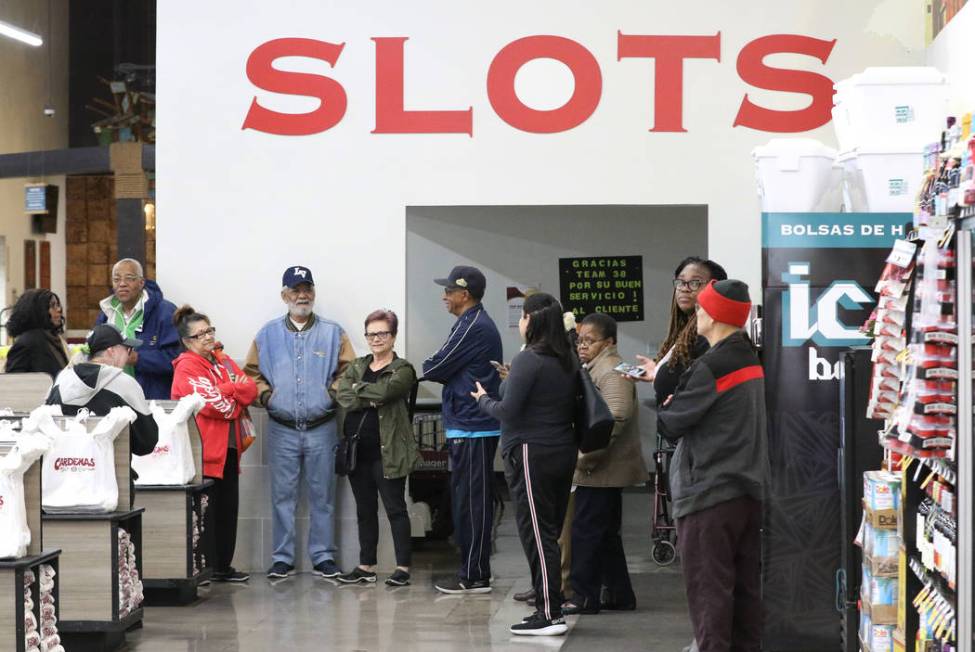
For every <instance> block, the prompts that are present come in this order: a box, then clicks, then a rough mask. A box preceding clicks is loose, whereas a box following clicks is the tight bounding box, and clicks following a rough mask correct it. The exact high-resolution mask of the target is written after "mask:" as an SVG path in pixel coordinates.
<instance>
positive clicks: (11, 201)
mask: <svg viewBox="0 0 975 652" xmlns="http://www.w3.org/2000/svg"><path fill="white" fill-rule="evenodd" d="M49 5H50V6H51V7H52V8H53V13H52V14H51V23H52V24H51V27H52V32H53V35H54V38H48V14H47V11H48V6H49ZM0 19H2V20H5V21H7V22H9V23H13V24H14V25H18V26H21V27H24V28H26V29H28V30H31V31H33V32H36V33H37V34H40V35H41V36H42V37H43V38H44V39H45V43H44V45H42V46H41V47H37V48H34V47H30V46H27V45H24V44H23V43H20V42H18V41H13V40H11V39H8V38H3V37H0V154H9V153H14V152H29V151H34V150H46V149H61V148H63V147H67V146H68V3H67V2H63V1H58V2H52V3H47V2H39V1H38V0H9V1H8V2H4V3H2V4H0ZM49 56H50V57H51V60H50V61H49V59H48V57H49ZM49 70H52V71H53V77H51V78H50V79H49ZM49 84H50V98H51V103H52V104H53V105H54V107H55V109H56V114H55V116H54V117H53V118H49V117H45V116H44V115H43V112H42V109H43V108H44V104H45V103H46V102H47V100H48V97H49V95H48V93H49V90H48V89H49ZM28 182H37V183H40V182H45V183H53V184H56V185H59V186H60V189H61V190H60V201H59V204H58V212H59V219H58V230H57V233H56V234H48V235H34V234H32V233H31V225H30V218H29V217H28V216H27V215H25V214H24V184H25V183H28ZM64 206H65V197H64V177H63V176H60V177H50V176H45V173H44V170H43V169H40V168H38V169H37V170H35V171H34V175H33V176H31V177H28V178H25V179H11V180H3V181H0V235H2V236H4V239H5V241H6V244H5V246H6V254H7V255H6V257H5V261H6V268H5V272H6V274H5V275H6V288H5V294H4V296H2V297H0V307H2V306H6V305H11V304H12V302H13V301H14V300H16V298H17V297H18V296H20V294H22V293H23V291H24V240H26V239H33V240H38V241H42V240H49V241H50V242H51V287H52V289H53V290H54V291H55V292H56V293H57V294H58V295H59V296H60V297H61V300H62V301H65V300H66V296H65V294H66V293H65V278H64V274H65V265H64V259H65V246H64ZM39 251H40V248H39V247H38V253H39Z"/></svg>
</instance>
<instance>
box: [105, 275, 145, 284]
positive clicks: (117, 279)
mask: <svg viewBox="0 0 975 652" xmlns="http://www.w3.org/2000/svg"><path fill="white" fill-rule="evenodd" d="M141 278H142V277H141V276H136V275H135V274H126V275H125V276H113V277H112V285H121V284H122V281H125V282H126V283H136V282H137V281H139V280H140V279H141Z"/></svg>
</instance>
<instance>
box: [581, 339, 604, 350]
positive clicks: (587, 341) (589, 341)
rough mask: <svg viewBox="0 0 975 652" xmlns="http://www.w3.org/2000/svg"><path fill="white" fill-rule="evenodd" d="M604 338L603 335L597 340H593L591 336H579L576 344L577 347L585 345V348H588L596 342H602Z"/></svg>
mask: <svg viewBox="0 0 975 652" xmlns="http://www.w3.org/2000/svg"><path fill="white" fill-rule="evenodd" d="M605 339H606V338H605V337H601V338H599V339H598V340H595V339H593V338H591V337H580V338H579V343H578V346H579V348H583V347H585V348H587V349H588V348H589V347H590V346H592V345H593V344H597V343H598V342H602V341H603V340H605Z"/></svg>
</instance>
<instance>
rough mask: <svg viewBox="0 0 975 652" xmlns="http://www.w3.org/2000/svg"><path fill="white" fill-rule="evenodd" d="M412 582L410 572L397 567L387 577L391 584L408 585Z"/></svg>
mask: <svg viewBox="0 0 975 652" xmlns="http://www.w3.org/2000/svg"><path fill="white" fill-rule="evenodd" d="M409 583H410V574H409V573H407V572H406V571H405V570H402V569H399V568H397V569H396V570H395V571H394V572H393V574H392V575H390V576H389V577H387V578H386V584H388V585H389V586H406V585H407V584H409Z"/></svg>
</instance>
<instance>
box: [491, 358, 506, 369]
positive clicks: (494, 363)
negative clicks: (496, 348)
mask: <svg viewBox="0 0 975 652" xmlns="http://www.w3.org/2000/svg"><path fill="white" fill-rule="evenodd" d="M488 362H490V363H491V366H492V367H494V368H495V369H497V370H498V371H505V370H506V369H507V367H505V366H504V365H503V364H501V363H500V362H498V361H497V360H489V361H488Z"/></svg>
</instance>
